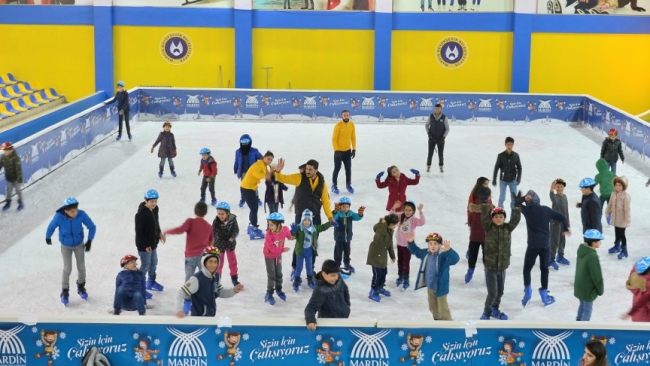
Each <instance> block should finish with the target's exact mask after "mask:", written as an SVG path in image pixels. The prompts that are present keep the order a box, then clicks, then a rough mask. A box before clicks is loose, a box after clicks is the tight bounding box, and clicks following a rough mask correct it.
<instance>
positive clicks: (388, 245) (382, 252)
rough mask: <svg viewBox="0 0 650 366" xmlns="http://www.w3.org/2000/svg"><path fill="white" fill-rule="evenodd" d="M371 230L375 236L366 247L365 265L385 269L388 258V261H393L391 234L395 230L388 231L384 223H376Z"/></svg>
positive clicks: (393, 250) (393, 252)
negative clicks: (366, 257)
mask: <svg viewBox="0 0 650 366" xmlns="http://www.w3.org/2000/svg"><path fill="white" fill-rule="evenodd" d="M372 229H373V230H374V231H375V236H374V238H373V239H372V243H370V246H369V247H368V259H367V261H366V264H368V265H371V266H373V267H377V268H386V267H387V266H388V256H390V259H395V249H394V248H393V232H394V231H395V230H392V229H389V228H388V225H387V224H386V223H385V222H379V223H376V224H375V226H373V228H372ZM386 253H388V254H386Z"/></svg>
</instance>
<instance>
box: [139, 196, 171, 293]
mask: <svg viewBox="0 0 650 366" xmlns="http://www.w3.org/2000/svg"><path fill="white" fill-rule="evenodd" d="M158 198H159V196H158V192H156V190H154V189H150V190H148V191H147V192H146V193H145V194H144V202H140V205H139V206H138V212H137V213H136V214H135V246H136V247H137V248H138V254H139V255H140V260H141V261H142V265H141V267H140V271H142V273H144V274H145V275H146V274H147V273H148V274H149V279H147V290H152V291H162V290H163V289H164V288H165V287H164V286H163V285H161V284H159V283H158V282H156V267H157V266H158V252H156V248H158V243H159V242H162V243H165V234H164V233H163V232H162V231H161V230H160V221H159V220H158V211H159V207H158ZM151 297H152V295H151V294H150V293H149V292H147V299H151Z"/></svg>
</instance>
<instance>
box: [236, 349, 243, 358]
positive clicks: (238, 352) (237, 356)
mask: <svg viewBox="0 0 650 366" xmlns="http://www.w3.org/2000/svg"><path fill="white" fill-rule="evenodd" d="M241 356H242V353H241V350H240V349H239V347H237V352H235V361H239V360H241Z"/></svg>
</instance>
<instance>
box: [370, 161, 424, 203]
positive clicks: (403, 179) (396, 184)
mask: <svg viewBox="0 0 650 366" xmlns="http://www.w3.org/2000/svg"><path fill="white" fill-rule="evenodd" d="M387 172H388V177H387V178H386V180H384V181H383V182H381V181H380V179H381V177H382V176H383V175H384V172H379V174H377V177H376V178H375V184H377V188H380V189H381V188H386V187H388V202H387V203H386V211H391V210H394V211H395V212H402V205H403V204H404V202H406V187H407V186H414V185H417V184H418V183H420V172H419V171H417V170H415V169H411V173H413V174H415V179H411V178H408V177H407V176H406V175H404V173H400V171H399V169H398V168H397V167H396V166H394V165H393V166H390V167H388V170H387Z"/></svg>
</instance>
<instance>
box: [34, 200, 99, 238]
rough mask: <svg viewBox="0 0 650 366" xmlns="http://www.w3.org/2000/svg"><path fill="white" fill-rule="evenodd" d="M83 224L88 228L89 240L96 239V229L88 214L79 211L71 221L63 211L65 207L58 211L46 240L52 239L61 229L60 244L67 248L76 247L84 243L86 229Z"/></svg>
mask: <svg viewBox="0 0 650 366" xmlns="http://www.w3.org/2000/svg"><path fill="white" fill-rule="evenodd" d="M82 224H83V225H85V226H86V227H87V228H88V240H93V239H94V238H95V230H96V228H95V224H94V223H93V220H91V219H90V217H89V216H88V214H86V212H85V211H83V210H78V211H77V216H76V217H75V218H74V219H70V218H69V217H68V215H66V214H65V212H64V211H63V207H61V208H59V209H58V210H57V211H56V213H55V214H54V218H52V221H50V224H49V225H48V226H47V232H46V233H45V238H46V239H50V238H52V234H54V230H56V228H59V242H61V244H62V245H65V246H67V247H76V246H77V245H80V244H83V243H84V228H83V226H82Z"/></svg>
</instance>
